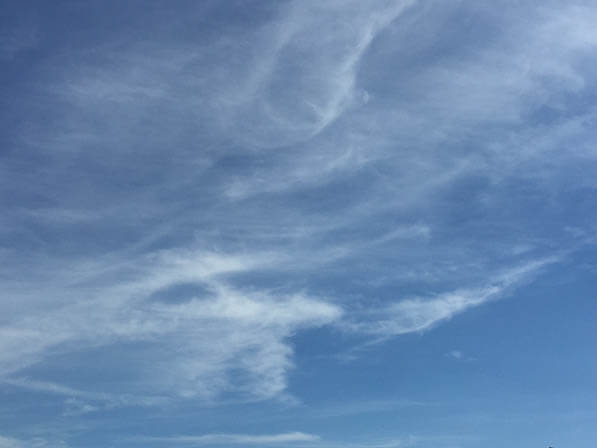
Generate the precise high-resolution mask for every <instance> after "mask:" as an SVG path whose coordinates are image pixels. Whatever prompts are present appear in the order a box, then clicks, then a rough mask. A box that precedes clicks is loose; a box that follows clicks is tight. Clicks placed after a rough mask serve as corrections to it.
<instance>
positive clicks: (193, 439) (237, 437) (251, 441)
mask: <svg viewBox="0 0 597 448" xmlns="http://www.w3.org/2000/svg"><path fill="white" fill-rule="evenodd" d="M319 439H320V438H319V436H316V435H313V434H306V433H304V432H288V433H281V434H260V435H249V434H205V435H200V436H174V437H148V438H144V440H149V441H156V442H158V441H159V442H168V443H172V444H190V445H220V444H222V445H226V444H228V445H279V444H289V443H297V442H317V441H318V440H319Z"/></svg>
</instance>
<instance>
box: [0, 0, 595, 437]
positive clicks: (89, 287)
mask: <svg viewBox="0 0 597 448" xmlns="http://www.w3.org/2000/svg"><path fill="white" fill-rule="evenodd" d="M214 3H217V2H214ZM266 3H267V2H266ZM503 6H504V7H503V8H498V9H496V8H494V7H493V6H491V5H490V4H489V2H467V1H464V2H458V3H457V4H451V3H445V2H439V1H432V2H415V1H385V0H376V1H372V2H367V3H364V2H359V1H352V0H350V1H335V0H334V1H326V2H316V1H295V2H273V3H272V5H270V6H268V8H267V11H263V10H259V12H258V13H257V14H255V15H253V16H251V18H252V20H243V21H242V23H239V24H235V25H228V24H226V23H220V22H218V21H217V20H214V21H213V24H212V21H211V19H210V17H209V16H206V17H208V18H207V19H205V26H200V27H198V26H197V23H196V22H195V20H197V17H204V16H202V15H201V14H203V10H200V11H199V9H200V8H199V6H196V7H193V6H189V10H185V8H183V7H180V8H181V9H177V8H174V9H172V10H171V11H172V12H171V14H173V15H169V14H158V15H159V16H160V19H159V20H160V24H161V23H162V21H163V25H162V26H163V28H159V27H158V28H159V29H162V30H163V29H168V30H171V29H181V30H182V29H187V28H189V29H193V30H195V31H194V32H193V33H189V34H188V35H187V34H185V33H182V32H181V34H180V35H181V36H182V35H184V36H185V37H184V38H180V37H178V36H179V35H178V33H171V32H170V31H168V32H166V33H164V32H161V33H160V32H159V31H156V32H155V33H156V34H155V35H154V34H153V31H152V32H151V33H150V34H147V33H146V34H140V35H142V36H145V37H144V38H136V37H135V36H137V34H136V33H137V32H141V31H142V30H139V29H136V28H135V27H134V26H131V27H129V26H128V24H127V26H126V27H125V28H126V30H124V29H123V30H120V29H118V28H117V26H116V25H115V26H116V28H115V29H114V30H113V32H111V33H108V34H104V32H105V30H104V32H102V31H101V30H96V31H97V32H98V35H101V36H103V38H102V39H101V44H97V45H92V44H84V45H78V41H77V40H76V39H70V40H69V44H68V45H69V46H68V49H67V50H68V51H66V50H65V48H63V47H60V48H49V49H47V57H44V58H43V61H40V62H39V64H38V65H36V70H35V72H34V73H33V74H32V75H31V76H35V77H36V78H35V82H31V83H30V84H31V85H30V84H27V89H30V90H18V91H17V93H16V94H15V95H16V96H15V98H16V99H15V101H14V103H15V104H24V105H26V106H23V107H25V108H26V110H25V111H20V112H19V111H17V112H19V113H20V114H19V113H16V112H15V114H16V115H15V116H17V117H22V118H23V119H20V120H19V124H18V125H16V126H15V127H14V129H12V128H11V129H6V131H5V132H6V134H7V135H8V136H9V137H7V140H6V141H7V143H6V147H7V148H8V149H7V151H6V154H5V155H4V156H3V163H2V165H1V166H0V188H2V192H3V194H4V196H3V197H6V198H7V200H6V204H5V207H3V214H2V217H1V218H0V236H1V237H2V241H4V242H6V243H2V244H3V246H2V247H0V280H1V282H2V291H3V300H0V378H2V381H3V382H4V384H5V385H10V386H11V387H20V388H27V389H29V390H31V391H35V392H37V393H40V394H42V393H43V394H53V395H56V396H59V398H60V400H66V401H65V402H64V403H63V404H64V405H65V412H64V413H65V414H70V416H71V417H73V416H74V415H75V414H78V415H82V414H84V413H89V412H101V411H102V410H107V409H111V408H114V407H122V406H151V405H161V404H163V403H164V402H171V401H174V400H177V399H181V398H186V399H189V400H191V399H195V400H197V401H202V402H218V401H219V400H224V397H225V398H226V399H228V398H230V397H232V398H234V399H243V400H244V399H248V400H263V399H274V398H280V397H284V396H285V394H287V393H292V392H293V391H292V390H288V385H289V375H290V373H291V372H292V371H293V369H294V368H295V367H296V365H295V364H296V359H295V357H294V343H295V340H294V339H293V337H294V336H295V335H296V334H297V333H299V332H301V331H303V330H309V329H314V328H321V327H326V328H328V329H331V330H335V329H338V328H341V329H343V330H346V332H345V333H341V332H336V333H333V334H334V337H337V338H339V339H341V338H343V337H345V336H346V335H347V334H348V335H349V337H350V338H353V337H355V338H357V339H358V340H359V341H360V340H369V339H370V338H372V337H374V338H379V339H384V338H388V337H395V336H399V335H403V334H408V333H413V332H425V331H429V330H431V329H432V328H434V327H435V326H437V325H439V324H441V323H444V322H447V321H449V320H450V319H452V318H453V317H455V316H457V315H459V314H461V313H464V312H466V311H468V310H472V309H474V308H476V307H478V306H482V305H483V304H486V303H490V302H491V301H494V300H498V299H500V298H502V297H506V296H507V295H508V294H510V293H512V292H513V291H514V288H516V287H519V286H520V285H522V284H524V282H526V281H530V280H531V279H533V278H535V276H536V275H537V274H538V273H539V272H540V271H541V270H542V269H544V268H545V267H547V265H548V264H549V263H551V262H552V261H553V260H551V259H549V258H545V257H546V254H550V253H554V252H555V253H559V251H560V249H561V247H562V246H566V245H567V242H568V241H569V240H568V239H565V238H562V233H565V232H566V231H565V230H564V231H562V230H561V229H562V228H565V227H575V228H576V227H577V226H576V225H575V224H578V223H575V222H574V221H575V220H576V218H575V216H576V215H575V214H574V213H568V210H567V209H566V207H569V206H573V205H574V204H573V203H574V202H575V201H568V200H562V199H561V197H558V196H557V194H562V192H566V191H570V190H573V189H583V188H593V187H594V186H595V181H594V179H596V178H597V177H595V176H594V175H592V174H593V168H594V165H592V164H594V163H595V161H596V160H597V159H596V158H595V155H596V154H597V153H596V152H595V150H594V144H593V143H594V142H593V140H594V139H593V137H592V135H593V134H594V131H593V128H594V126H593V124H594V121H595V110H594V107H593V104H592V103H591V101H590V100H587V101H585V100H584V99H583V98H589V96H587V95H588V94H589V93H590V92H591V91H593V90H594V87H595V86H594V82H595V80H594V75H593V70H592V66H591V64H590V63H591V62H593V58H594V57H593V56H592V54H593V52H594V51H593V50H594V48H595V45H596V44H597V40H596V36H597V34H596V33H595V32H594V31H593V29H594V26H593V24H594V23H595V21H596V13H595V8H593V7H592V6H591V5H588V3H586V2H585V3H583V2H572V3H566V4H562V3H556V2H546V3H544V4H541V5H533V4H530V3H529V4H525V5H518V4H517V5H514V3H512V5H510V4H506V5H503ZM195 8H198V9H195ZM149 9H151V8H149ZM168 9H170V8H168ZM157 10H159V11H162V12H163V10H160V9H159V8H158V9H157ZM198 11H199V12H198ZM146 13H147V12H144V11H136V12H135V14H136V15H139V17H141V20H142V21H144V20H145V19H147V16H146V15H145V14H146ZM60 15H61V14H58V13H57V14H56V16H60ZM216 15H217V14H216ZM124 22H126V20H124ZM208 25H209V26H208ZM210 26H211V27H212V28H213V29H212V28H210ZM185 27H187V28H185ZM31 29H37V28H31ZM42 29H45V28H43V27H42ZM17 34H18V33H17ZM17 34H14V35H12V34H11V35H10V36H9V37H10V39H8V40H7V41H6V42H8V44H6V43H5V44H1V45H0V47H1V48H0V53H3V54H7V55H9V56H10V57H11V58H13V57H15V58H16V56H17V55H18V54H19V53H20V52H22V51H23V50H25V49H27V48H28V47H29V46H30V45H36V46H39V45H43V44H44V42H46V41H47V42H53V40H52V39H43V40H42V41H43V42H42V41H37V38H38V36H37V34H36V33H32V32H29V31H27V30H26V29H24V31H21V34H20V37H19V36H18V35H17ZM11 36H12V37H11ZM15 36H16V37H15ZM13 37H14V38H13ZM17 38H18V39H17ZM2 45H4V46H3V47H2ZM39 51H41V52H43V51H44V50H43V49H41V50H39ZM21 89H25V88H22V87H21ZM15 107H16V106H15ZM25 117H26V118H25ZM579 173H580V175H579ZM547 202H549V203H550V204H551V206H550V207H546V206H545V203H547ZM576 212H577V215H580V213H578V210H577V211H576ZM584 214H585V211H583V215H584ZM579 225H580V226H581V227H582V226H583V225H582V223H581V224H579ZM579 231H580V232H584V231H586V229H584V228H582V229H579ZM521 248H522V249H521ZM524 260H536V261H531V262H526V263H525V261H524ZM512 266H519V267H518V268H515V269H511V267H512ZM500 272H502V274H500ZM496 273H497V274H496ZM396 291H444V292H440V293H437V294H425V293H422V294H419V295H412V294H409V293H396ZM4 298H6V300H4ZM339 333H340V334H339ZM325 334H326V335H327V334H328V333H325ZM329 337H331V336H329ZM343 342H345V341H343ZM98 360H99V361H98ZM95 363H98V364H101V365H102V367H105V368H106V369H109V370H110V371H113V372H114V376H116V377H117V378H118V381H113V382H109V381H103V380H102V378H99V379H98V378H97V375H94V373H95V372H94V369H95V368H96V364H95ZM65 370H68V371H69V372H74V373H72V375H73V376H74V378H73V376H69V377H67V376H66V375H63V377H64V378H70V379H71V380H72V383H70V382H68V381H69V380H66V379H65V380H64V381H65V383H68V384H64V385H63V384H56V383H55V377H57V376H59V375H58V374H57V373H56V372H62V371H65ZM52 375H54V378H52ZM75 383H76V384H78V385H77V387H71V384H73V385H74V384H75ZM367 406H368V405H367ZM367 406H364V408H367ZM375 406H376V404H372V408H375ZM382 407H383V406H382ZM359 409H360V410H363V408H358V406H357V410H354V411H353V410H351V409H348V410H347V411H346V412H348V413H350V412H353V413H356V412H360V410H359ZM365 410H366V409H365ZM334 412H339V411H334ZM292 434H295V433H291V435H284V434H282V435H270V436H234V435H228V436H226V435H206V436H198V438H195V439H194V442H193V443H199V444H201V443H205V444H206V443H222V444H226V443H238V444H242V443H253V444H259V443H274V442H273V440H277V441H278V442H280V443H282V442H284V440H282V439H283V438H284V437H283V436H287V437H290V439H292V437H295V438H296V437H298V436H296V435H295V436H292ZM297 434H301V433H297ZM307 436H308V435H307ZM243 437H245V439H243V440H244V441H243V442H241V441H239V440H240V438H243ZM246 437H249V439H246ZM250 437H253V438H254V439H252V440H254V441H253V442H251V441H250V440H251V439H250ZM255 437H257V438H259V437H261V439H255ZM267 437H269V438H270V439H267ZM210 438H211V439H210ZM218 438H219V439H218ZM276 438H277V439H276ZM298 438H300V437H298ZM290 439H288V440H286V442H291V440H290ZM7 440H8V439H7ZM268 440H271V442H268ZM302 441H304V442H309V441H308V440H302ZM297 442H299V440H297ZM5 443H9V442H5ZM14 443H18V441H16V442H14ZM189 443H190V442H189Z"/></svg>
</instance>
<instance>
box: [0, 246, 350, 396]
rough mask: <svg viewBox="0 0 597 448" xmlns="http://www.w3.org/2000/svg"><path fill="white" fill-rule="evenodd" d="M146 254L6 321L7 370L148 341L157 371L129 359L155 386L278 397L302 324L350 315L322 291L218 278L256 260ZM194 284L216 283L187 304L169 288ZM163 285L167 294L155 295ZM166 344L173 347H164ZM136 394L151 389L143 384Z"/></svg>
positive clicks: (3, 359) (1, 361)
mask: <svg viewBox="0 0 597 448" xmlns="http://www.w3.org/2000/svg"><path fill="white" fill-rule="evenodd" d="M146 262H147V266H144V267H142V268H141V269H139V266H138V265H137V266H136V267H135V269H134V271H135V272H134V276H135V279H134V280H130V281H128V282H126V281H125V282H123V283H120V284H119V285H118V286H114V287H103V288H101V287H100V288H99V289H97V288H91V289H90V287H89V283H93V282H94V281H97V280H95V279H94V280H91V281H90V280H89V279H88V280H86V282H83V284H82V285H79V287H78V288H75V291H76V292H78V293H79V294H81V295H83V297H81V298H80V299H79V300H78V301H76V302H74V303H70V304H67V305H65V306H63V307H60V308H58V309H57V310H56V311H54V312H50V313H43V314H41V315H38V316H35V315H29V316H28V317H26V318H24V319H22V320H21V321H17V322H14V323H13V324H11V325H9V326H4V327H2V328H1V329H0V335H1V338H0V340H1V343H0V344H1V346H2V350H1V351H2V353H3V355H1V356H0V365H1V366H2V374H3V375H4V376H6V375H10V374H14V373H17V372H19V371H22V370H23V369H25V368H27V367H29V366H32V365H34V364H36V363H40V362H43V361H44V360H45V359H48V358H51V357H52V356H55V354H56V353H60V352H63V351H64V350H67V351H78V350H81V349H86V350H94V349H98V348H99V347H102V346H110V345H113V344H122V343H126V342H127V341H128V342H131V343H133V342H136V343H139V342H142V341H145V342H147V343H148V344H150V346H151V345H153V346H154V347H155V349H156V352H155V353H154V354H153V355H152V352H151V350H149V351H148V352H147V354H146V356H147V362H148V363H151V369H148V370H147V371H145V372H144V371H143V370H144V368H141V371H135V366H133V365H128V367H129V368H132V369H133V371H132V372H131V374H133V375H134V376H137V375H139V376H140V378H141V379H143V380H144V381H149V383H148V384H147V385H146V386H145V387H151V389H152V390H156V391H158V392H161V393H164V394H168V393H171V392H172V391H174V392H175V393H176V394H178V395H180V396H187V397H191V396H199V397H202V398H205V399H209V398H215V397H217V396H218V395H219V394H220V393H221V392H223V391H236V392H238V393H241V394H243V395H246V396H250V397H254V398H271V397H274V396H276V395H278V394H280V393H282V392H283V391H284V390H285V388H286V374H287V372H288V370H289V369H290V368H291V367H292V361H291V356H292V349H291V347H290V346H289V345H288V344H287V342H286V340H287V338H288V337H290V336H291V335H292V334H293V333H294V332H295V331H296V330H298V329H300V328H308V327H316V326H321V325H324V324H327V323H330V322H332V321H334V320H336V319H338V318H339V317H340V314H341V311H340V309H339V308H338V307H336V306H334V305H331V304H328V303H326V302H325V301H322V300H319V299H315V298H310V297H308V296H305V295H301V294H293V295H288V296H280V295H275V296H273V295H272V294H271V293H268V292H266V291H243V290H239V289H236V288H233V287H231V286H229V285H226V284H225V282H223V281H222V280H220V279H219V278H218V276H221V275H222V274H223V273H226V272H235V271H239V270H241V271H242V270H244V269H247V268H248V266H251V265H252V264H253V263H255V259H253V260H246V261H243V259H242V257H240V258H234V257H232V258H231V257H222V256H220V255H217V254H197V255H192V254H188V253H178V252H167V253H165V254H163V255H162V256H160V257H157V258H156V259H151V260H148V261H146ZM119 271H121V272H122V267H120V268H119ZM103 275H108V276H109V274H108V273H103ZM184 282H186V283H193V282H194V283H196V284H198V285H201V284H204V285H207V286H206V288H207V289H206V296H204V297H195V296H191V297H188V298H186V299H184V300H183V301H182V302H181V301H180V300H178V298H177V297H176V296H175V295H174V296H172V295H169V293H168V288H173V287H175V286H176V285H179V284H181V283H184ZM85 283H87V284H85ZM159 291H161V297H163V298H162V299H161V300H158V301H154V300H151V297H152V294H155V293H156V292H159ZM173 293H174V294H176V290H173ZM85 294H87V295H88V296H87V297H85ZM213 341H218V342H217V344H214V343H213ZM166 348H170V350H171V351H170V350H166V351H164V350H165V349H166ZM167 353H170V354H169V355H167ZM154 356H159V358H157V359H154ZM124 365H127V364H126V363H125V364H124ZM147 367H149V364H148V366H147ZM235 370H240V371H243V372H245V374H246V375H245V377H244V378H243V379H242V380H241V381H240V382H237V381H235V382H232V381H231V380H230V379H229V378H228V377H227V372H230V371H235ZM150 372H151V373H150ZM148 376H149V377H148ZM13 384H16V383H15V382H14V381H13ZM17 385H22V386H24V387H29V388H33V389H42V390H45V391H48V392H53V393H62V394H65V395H71V396H74V397H77V396H78V397H81V398H88V399H89V398H91V399H100V400H101V399H104V400H107V401H108V402H113V403H118V402H123V403H124V404H127V403H128V404H135V402H136V401H137V402H138V403H143V402H144V400H142V399H141V400H140V401H139V400H134V399H131V400H127V399H126V398H123V397H120V398H119V396H118V395H116V396H114V395H113V394H111V395H110V394H109V395H106V396H104V395H102V394H101V393H88V392H82V391H77V390H74V389H70V388H67V387H63V386H52V385H51V384H48V383H43V382H38V381H25V382H21V383H20V384H17ZM149 385H151V386H149ZM136 392H137V393H141V394H143V390H138V391H136ZM145 401H151V400H149V399H148V400H145Z"/></svg>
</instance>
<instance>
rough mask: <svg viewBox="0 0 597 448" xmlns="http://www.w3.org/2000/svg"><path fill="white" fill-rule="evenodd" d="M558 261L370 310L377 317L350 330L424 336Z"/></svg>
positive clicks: (527, 267)
mask: <svg viewBox="0 0 597 448" xmlns="http://www.w3.org/2000/svg"><path fill="white" fill-rule="evenodd" d="M555 261H556V259H554V258H550V259H545V260H539V261H533V262H530V263H527V264H525V265H522V266H520V267H517V268H515V269H511V270H509V271H507V272H505V273H504V274H502V275H500V276H499V277H497V278H496V279H494V280H493V281H492V282H491V283H489V284H488V285H486V286H483V287H481V288H475V289H463V290H457V291H453V292H449V293H444V294H440V295H438V296H435V297H429V298H413V299H405V300H401V301H398V302H395V303H392V304H391V305H389V306H387V307H385V308H382V309H379V310H370V314H372V315H373V316H375V317H373V318H372V317H369V318H368V319H367V318H366V319H363V320H359V321H357V322H356V323H353V324H348V328H350V329H352V330H354V331H362V332H365V333H370V334H373V335H378V336H383V337H389V336H397V335H401V334H407V333H413V332H422V331H425V330H428V329H430V328H432V327H433V326H435V325H437V324H438V323H440V322H442V321H445V320H449V319H451V318H452V317H454V316H455V315H457V314H460V313H462V312H464V311H466V310H468V309H470V308H474V307H477V306H480V305H482V304H484V303H487V302H489V301H492V300H495V299H497V298H499V297H502V296H503V295H504V294H506V293H508V292H510V291H511V288H513V287H515V286H517V285H520V284H521V283H523V282H524V281H528V280H529V278H530V277H531V276H533V275H536V274H537V272H538V271H539V270H540V269H541V268H543V267H545V266H546V265H548V264H550V263H553V262H555Z"/></svg>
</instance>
